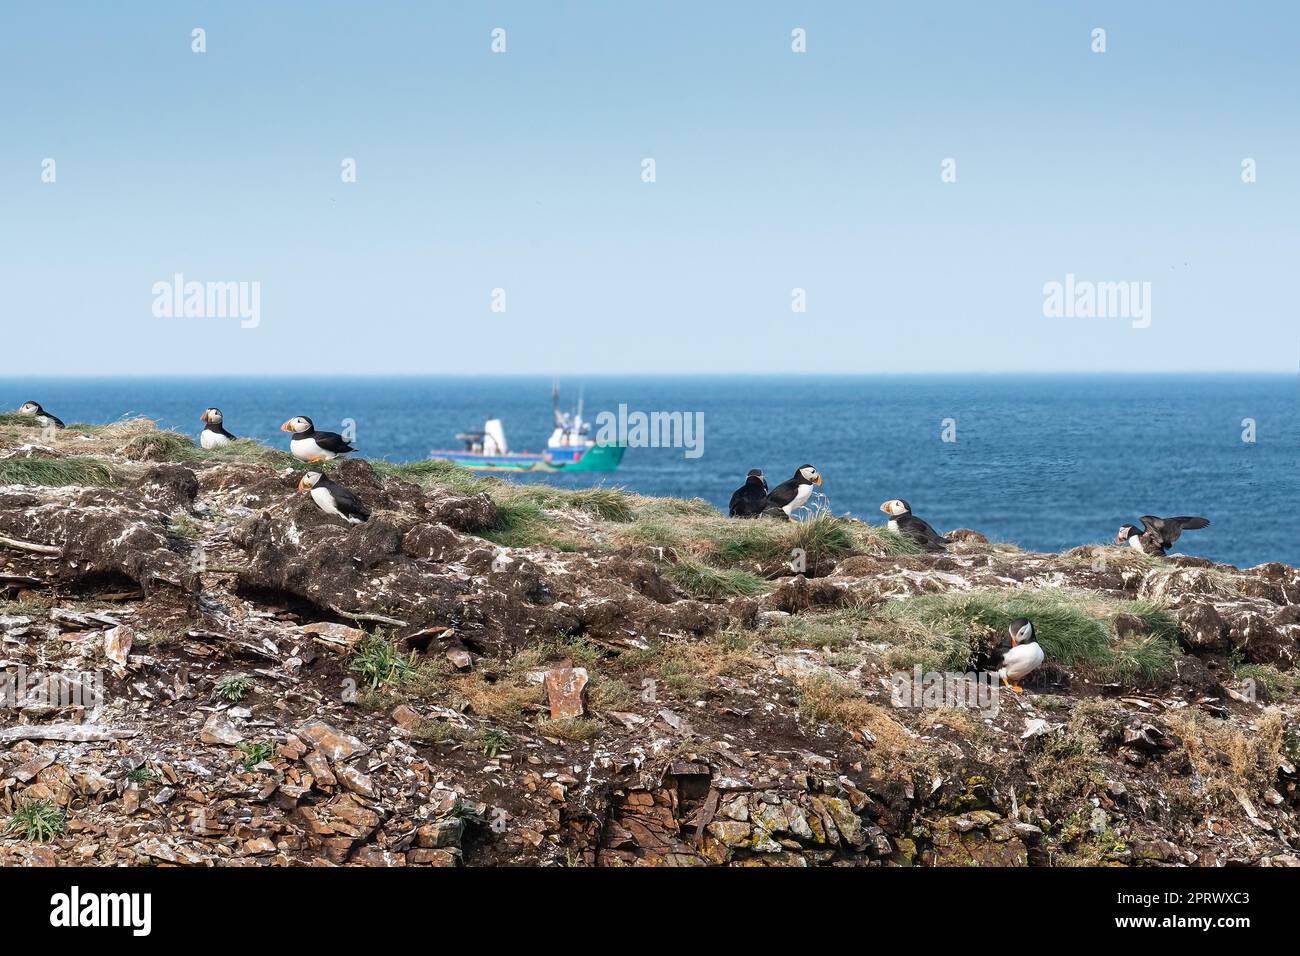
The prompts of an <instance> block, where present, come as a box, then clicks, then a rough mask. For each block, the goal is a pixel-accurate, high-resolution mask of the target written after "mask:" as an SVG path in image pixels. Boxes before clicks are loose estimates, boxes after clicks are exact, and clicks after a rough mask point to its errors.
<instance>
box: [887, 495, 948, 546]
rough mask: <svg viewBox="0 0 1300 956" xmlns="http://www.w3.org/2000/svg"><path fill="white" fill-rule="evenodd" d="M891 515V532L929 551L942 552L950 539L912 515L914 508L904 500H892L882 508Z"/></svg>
mask: <svg viewBox="0 0 1300 956" xmlns="http://www.w3.org/2000/svg"><path fill="white" fill-rule="evenodd" d="M880 510H881V511H883V512H884V513H885V514H887V515H889V530H890V531H895V532H897V533H898V534H904V535H907V537H909V538H911V539H912V540H913V541H915V542H916V543H917V544H919V545H921V546H922V547H923V548H925V549H926V550H927V551H940V550H942V549H943V547H944V545H946V544H948V539H947V538H945V537H944V536H943V535H941V534H940V533H939V532H937V531H935V530H934V529H933V528H931V527H930V525H929V524H928V523H927V522H925V521H922V520H921V519H920V518H918V517H917V516H916V515H914V514H912V506H911V505H910V504H908V503H907V502H906V501H904V500H903V499H902V498H891V499H889V500H888V501H886V502H885V503H884V504H883V505H881V506H880Z"/></svg>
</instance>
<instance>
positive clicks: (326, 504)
mask: <svg viewBox="0 0 1300 956" xmlns="http://www.w3.org/2000/svg"><path fill="white" fill-rule="evenodd" d="M311 500H312V501H314V502H316V506H317V507H318V508H320V510H321V511H323V512H325V513H326V514H327V515H337V516H338V517H340V518H341V517H343V515H342V514H340V513H339V506H338V505H336V504H335V503H334V496H333V495H332V494H330V492H329V489H328V488H313V489H312V490H311Z"/></svg>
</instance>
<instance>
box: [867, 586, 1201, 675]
mask: <svg viewBox="0 0 1300 956" xmlns="http://www.w3.org/2000/svg"><path fill="white" fill-rule="evenodd" d="M1121 615H1128V616H1131V617H1136V618H1139V619H1141V620H1142V622H1143V624H1144V626H1145V627H1146V628H1147V631H1148V632H1147V633H1145V634H1137V635H1130V636H1129V637H1126V638H1119V637H1118V636H1117V635H1116V633H1115V628H1114V625H1115V620H1116V618H1117V617H1119V616H1121ZM875 617H876V621H877V627H876V628H875V635H874V636H877V637H879V638H880V639H882V640H885V641H886V642H888V643H891V644H893V645H894V647H893V648H892V649H891V651H890V652H889V654H888V655H887V658H886V659H887V662H888V663H889V664H890V665H891V666H895V667H903V668H910V667H911V666H914V665H916V664H919V665H921V666H922V667H923V668H925V669H927V670H964V669H965V668H967V667H968V666H969V665H970V663H971V660H972V658H973V655H974V652H975V651H976V650H977V649H978V648H979V647H980V646H982V645H983V646H987V641H988V638H989V636H990V634H989V632H990V631H992V632H995V633H996V634H998V635H999V636H1000V635H1002V634H1004V633H1005V632H1006V628H1007V625H1009V624H1010V623H1011V622H1012V621H1013V620H1015V619H1016V618H1021V617H1023V618H1028V619H1029V620H1031V621H1033V622H1034V631H1035V634H1036V636H1037V639H1038V642H1039V644H1041V645H1042V647H1043V653H1044V654H1045V655H1046V656H1047V659H1048V661H1051V662H1055V663H1058V664H1067V665H1082V666H1084V667H1085V668H1088V669H1090V670H1091V671H1092V672H1093V673H1094V674H1095V675H1096V676H1098V677H1101V678H1104V679H1111V680H1114V679H1119V680H1152V679H1155V678H1158V677H1160V676H1162V675H1164V674H1166V673H1168V671H1169V670H1170V668H1171V667H1172V664H1173V658H1174V652H1175V648H1176V646H1177V635H1178V625H1177V624H1176V623H1175V622H1174V620H1173V619H1172V618H1171V617H1170V616H1169V615H1168V614H1167V613H1166V612H1165V611H1163V610H1161V609H1159V608H1156V607H1154V606H1152V605H1150V604H1147V603H1145V602H1140V601H1113V600H1108V599H1105V598H1101V597H1097V596H1095V595H1090V594H1085V593H1083V592H1072V591H1060V590H1045V591H1034V592H1020V591H1012V592H1005V591H975V592H956V593H947V594H927V595H922V596H920V597H914V598H906V599H903V600H899V601H891V602H890V603H889V604H886V605H884V606H883V607H882V608H881V609H880V610H879V611H878V612H877V613H876V615H875Z"/></svg>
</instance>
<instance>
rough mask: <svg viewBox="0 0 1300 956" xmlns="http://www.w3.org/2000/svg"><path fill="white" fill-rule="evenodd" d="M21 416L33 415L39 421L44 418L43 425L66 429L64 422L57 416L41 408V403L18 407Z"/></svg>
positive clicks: (30, 403) (26, 403)
mask: <svg viewBox="0 0 1300 956" xmlns="http://www.w3.org/2000/svg"><path fill="white" fill-rule="evenodd" d="M18 414H19V415H33V416H35V417H36V418H38V419H41V418H44V419H45V421H44V422H42V423H41V424H43V425H45V424H48V425H53V426H54V427H55V428H65V427H66V426H65V425H64V424H63V420H62V419H60V418H59V417H58V416H56V415H51V414H50V413H49V412H47V411H46V410H45V409H43V408H41V403H40V402H23V403H22V404H21V405H19V406H18Z"/></svg>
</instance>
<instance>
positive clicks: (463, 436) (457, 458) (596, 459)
mask: <svg viewBox="0 0 1300 956" xmlns="http://www.w3.org/2000/svg"><path fill="white" fill-rule="evenodd" d="M551 411H552V414H553V415H554V416H555V430H554V431H552V432H551V437H550V438H549V439H548V440H547V442H546V450H545V451H538V452H533V451H512V450H511V449H510V446H509V444H507V442H506V432H505V426H504V425H502V423H501V419H499V418H489V419H488V420H487V421H486V422H485V423H484V425H483V430H482V431H478V432H461V433H460V434H458V435H457V436H456V440H457V441H459V442H461V443H462V444H463V447H462V448H460V449H459V450H456V451H449V450H439V449H435V450H433V451H431V452H430V453H429V457H430V458H446V459H449V460H451V461H454V462H455V463H456V464H458V465H461V466H463V467H465V468H469V469H472V470H473V471H515V472H532V473H546V472H558V471H613V470H614V469H615V468H617V467H618V465H619V462H621V461H622V460H623V452H624V451H625V450H626V448H625V446H623V445H606V444H601V443H597V442H596V440H595V439H594V438H592V437H591V423H590V422H587V421H584V420H583V418H582V393H581V392H579V393H578V407H577V409H576V410H575V411H573V412H565V411H561V410H560V388H559V386H558V385H553V386H552V387H551Z"/></svg>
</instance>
